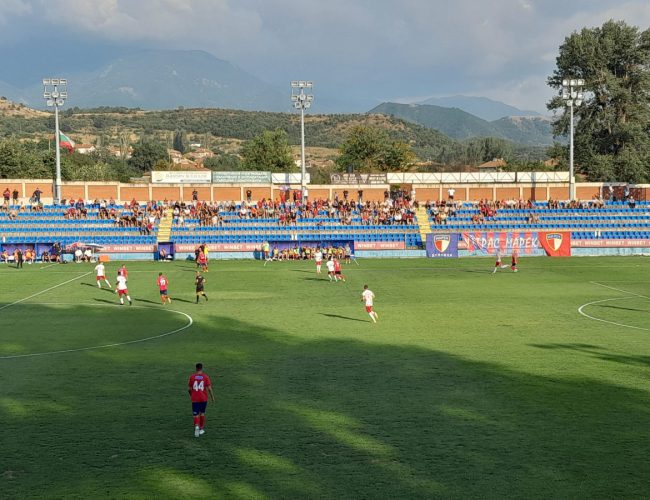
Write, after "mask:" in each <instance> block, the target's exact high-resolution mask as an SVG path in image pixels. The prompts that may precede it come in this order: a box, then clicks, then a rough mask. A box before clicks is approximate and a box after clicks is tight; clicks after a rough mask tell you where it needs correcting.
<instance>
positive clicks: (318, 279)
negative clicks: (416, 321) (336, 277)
mask: <svg viewBox="0 0 650 500" xmlns="http://www.w3.org/2000/svg"><path fill="white" fill-rule="evenodd" d="M303 281H322V282H326V281H328V280H326V279H323V278H303Z"/></svg>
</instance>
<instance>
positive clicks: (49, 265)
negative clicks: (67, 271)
mask: <svg viewBox="0 0 650 500" xmlns="http://www.w3.org/2000/svg"><path fill="white" fill-rule="evenodd" d="M52 266H56V262H54V263H53V264H48V265H47V266H45V267H41V270H43V269H47V268H48V267H52Z"/></svg>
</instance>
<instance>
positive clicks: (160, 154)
mask: <svg viewBox="0 0 650 500" xmlns="http://www.w3.org/2000/svg"><path fill="white" fill-rule="evenodd" d="M167 156H168V155H167V151H166V150H165V147H164V146H163V145H162V144H160V143H157V142H151V141H145V142H141V143H139V144H135V145H134V146H133V153H132V155H131V158H129V161H128V163H129V166H130V167H131V168H133V169H134V170H136V171H138V172H140V173H142V172H148V171H150V170H152V169H153V166H154V165H155V164H156V163H157V162H158V161H159V160H167V159H168V158H167Z"/></svg>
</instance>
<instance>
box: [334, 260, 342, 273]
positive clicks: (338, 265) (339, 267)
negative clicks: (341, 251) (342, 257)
mask: <svg viewBox="0 0 650 500" xmlns="http://www.w3.org/2000/svg"><path fill="white" fill-rule="evenodd" d="M340 270H341V263H340V262H339V261H338V260H335V261H334V272H337V271H340Z"/></svg>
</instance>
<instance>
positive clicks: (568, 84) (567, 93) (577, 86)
mask: <svg viewBox="0 0 650 500" xmlns="http://www.w3.org/2000/svg"><path fill="white" fill-rule="evenodd" d="M584 84H585V81H584V80H582V79H577V80H574V79H570V80H569V79H564V80H562V100H563V101H564V102H565V104H566V106H567V107H568V108H569V201H573V200H575V197H576V183H575V179H574V168H573V129H574V126H573V108H574V107H576V106H580V105H581V104H582V101H583V97H584V95H583V93H582V87H583V85H584Z"/></svg>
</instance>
